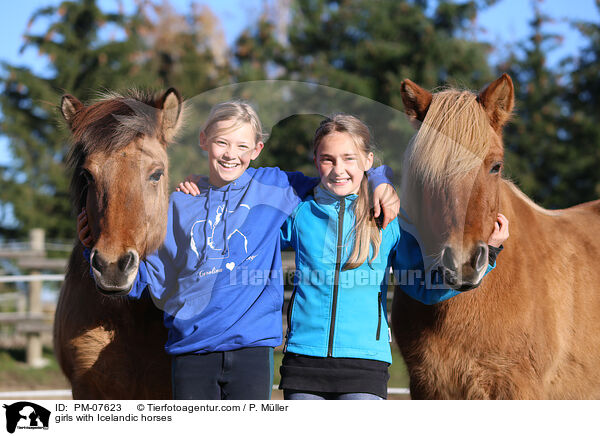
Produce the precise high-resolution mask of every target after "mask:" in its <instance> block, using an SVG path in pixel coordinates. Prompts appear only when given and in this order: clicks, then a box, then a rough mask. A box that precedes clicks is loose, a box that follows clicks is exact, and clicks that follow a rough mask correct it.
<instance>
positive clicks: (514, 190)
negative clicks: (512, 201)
mask: <svg viewBox="0 0 600 436" xmlns="http://www.w3.org/2000/svg"><path fill="white" fill-rule="evenodd" d="M502 181H503V182H504V183H505V184H506V185H507V186H508V187H509V189H510V190H511V191H512V193H513V194H514V195H515V197H517V198H519V199H521V201H523V202H524V203H525V204H527V205H528V206H529V207H530V208H531V209H533V210H535V211H536V212H538V213H541V214H543V215H548V216H561V215H562V214H563V211H562V210H551V209H544V208H543V207H542V206H540V205H539V204H537V203H536V202H535V201H533V200H532V199H531V198H529V197H528V196H527V195H526V194H525V193H524V192H523V191H521V190H520V189H519V188H518V187H517V185H515V184H514V183H513V182H511V181H510V180H506V179H502Z"/></svg>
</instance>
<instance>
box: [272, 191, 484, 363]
mask: <svg viewBox="0 0 600 436" xmlns="http://www.w3.org/2000/svg"><path fill="white" fill-rule="evenodd" d="M356 198H357V196H356V195H349V196H346V197H341V198H340V197H337V196H335V195H333V194H331V193H330V192H329V191H327V190H326V189H324V188H322V187H321V186H319V187H317V188H316V189H315V193H314V196H309V197H308V198H307V199H306V200H305V201H303V202H302V203H301V204H300V205H299V206H298V207H297V208H296V210H295V211H294V213H293V214H292V215H291V216H290V217H289V218H288V219H287V220H286V223H285V225H284V226H283V227H282V229H281V238H282V245H283V246H284V247H286V246H291V247H293V248H294V250H295V253H296V277H295V288H294V292H293V294H292V300H291V302H290V306H289V308H288V335H287V341H286V351H288V352H293V353H297V354H303V355H307V356H317V357H349V358H362V359H371V360H380V361H384V362H388V363H391V362H392V355H391V352H390V345H389V341H390V340H391V337H390V334H389V330H388V324H387V310H386V301H387V288H388V283H389V279H390V276H389V274H390V267H392V269H393V270H394V274H395V279H396V281H395V283H397V284H399V285H400V288H401V289H402V290H403V291H404V292H405V293H407V294H408V295H409V296H411V297H412V298H415V299H417V300H419V301H421V302H423V303H425V304H435V303H438V302H440V301H444V300H446V299H448V298H451V297H453V296H455V295H458V294H459V293H460V292H458V291H455V290H452V289H447V288H445V287H444V286H443V283H439V282H438V281H437V280H436V278H441V276H439V275H437V276H436V275H434V277H433V279H432V276H431V269H430V268H429V267H430V266H431V265H427V264H425V262H427V261H429V260H430V259H423V255H422V253H421V249H420V247H419V244H418V242H417V240H416V239H415V237H414V236H413V234H416V229H414V228H409V226H408V225H406V224H405V223H402V224H400V223H399V220H398V218H396V219H395V220H394V221H392V222H391V223H390V224H389V225H388V226H387V227H386V228H385V230H382V231H381V232H382V235H381V236H382V238H381V245H380V246H379V254H378V255H377V257H376V258H375V259H373V260H372V261H371V266H370V265H369V263H368V262H364V263H363V264H362V265H361V266H359V267H358V268H355V269H351V270H346V271H342V270H341V269H342V268H341V267H343V265H344V264H345V263H346V262H347V260H348V258H349V257H350V254H351V252H352V248H353V246H354V239H353V235H354V232H353V228H354V224H355V215H354V212H353V208H352V204H353V203H354V201H355V200H356ZM407 228H408V230H407ZM409 232H410V233H409ZM411 233H412V234H411ZM372 256H373V250H372V247H371V249H370V254H369V257H368V259H372ZM494 267H495V262H494V265H488V269H487V271H486V274H487V273H488V272H489V271H490V270H491V269H493V268H494ZM426 271H427V272H428V273H426Z"/></svg>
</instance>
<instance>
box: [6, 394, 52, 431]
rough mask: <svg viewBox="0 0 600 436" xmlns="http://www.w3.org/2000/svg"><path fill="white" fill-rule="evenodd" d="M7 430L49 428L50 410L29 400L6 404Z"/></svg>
mask: <svg viewBox="0 0 600 436" xmlns="http://www.w3.org/2000/svg"><path fill="white" fill-rule="evenodd" d="M4 408H5V409H6V431H8V432H9V433H14V432H15V430H16V429H17V428H18V429H48V423H49V421H50V411H49V410H48V409H45V408H43V407H42V406H39V405H37V404H35V403H30V402H29V401H19V402H18V403H13V404H10V405H7V404H5V405H4Z"/></svg>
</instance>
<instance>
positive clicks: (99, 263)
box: [91, 250, 106, 274]
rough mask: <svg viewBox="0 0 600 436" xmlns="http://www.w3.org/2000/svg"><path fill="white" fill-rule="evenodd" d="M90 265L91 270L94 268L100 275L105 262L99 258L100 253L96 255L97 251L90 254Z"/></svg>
mask: <svg viewBox="0 0 600 436" xmlns="http://www.w3.org/2000/svg"><path fill="white" fill-rule="evenodd" d="M91 264H92V268H94V269H95V270H96V271H98V272H99V273H100V274H102V273H103V272H104V270H105V268H106V261H105V260H104V259H102V256H100V253H98V251H97V250H96V251H94V253H93V254H92V260H91Z"/></svg>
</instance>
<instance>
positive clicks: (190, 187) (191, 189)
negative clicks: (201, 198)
mask: <svg viewBox="0 0 600 436" xmlns="http://www.w3.org/2000/svg"><path fill="white" fill-rule="evenodd" d="M199 178H200V176H199V175H196V174H192V175H189V176H187V177H186V178H185V182H181V183H180V184H179V186H178V187H177V188H175V190H176V191H181V192H183V193H184V194H190V195H193V196H194V197H195V196H196V195H200V189H198V185H197V183H198V179H199Z"/></svg>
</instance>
